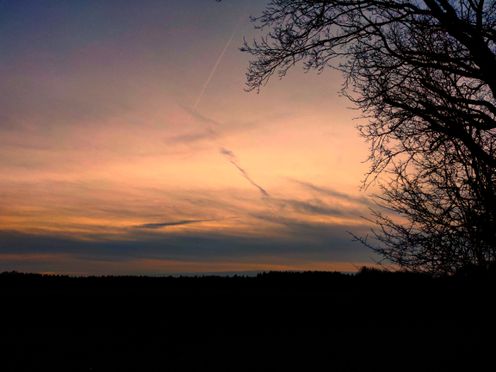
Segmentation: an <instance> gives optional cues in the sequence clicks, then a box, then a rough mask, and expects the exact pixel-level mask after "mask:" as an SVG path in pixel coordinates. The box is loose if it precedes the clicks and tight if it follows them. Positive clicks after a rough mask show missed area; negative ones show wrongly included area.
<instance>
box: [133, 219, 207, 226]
mask: <svg viewBox="0 0 496 372" xmlns="http://www.w3.org/2000/svg"><path fill="white" fill-rule="evenodd" d="M215 220H216V219H215V218H210V219H204V220H180V221H167V222H158V223H145V224H142V225H136V226H134V227H135V228H140V229H161V228H162V227H169V226H181V225H191V224H194V223H202V222H208V221H215Z"/></svg>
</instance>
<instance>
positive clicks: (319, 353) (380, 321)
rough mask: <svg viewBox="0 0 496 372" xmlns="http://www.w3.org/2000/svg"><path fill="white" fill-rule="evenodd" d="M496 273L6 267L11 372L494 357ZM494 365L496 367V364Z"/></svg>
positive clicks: (444, 365)
mask: <svg viewBox="0 0 496 372" xmlns="http://www.w3.org/2000/svg"><path fill="white" fill-rule="evenodd" d="M495 284H496V281H495V279H494V276H490V275H468V276H467V275H465V276H463V275H460V276H458V277H450V278H437V279H433V278H430V277H428V276H425V275H413V274H405V273H381V272H376V271H369V270H366V271H362V272H361V273H360V274H358V275H355V276H352V275H345V274H339V273H322V272H309V273H268V274H261V275H258V276H257V277H227V278H226V277H199V278H191V277H182V278H172V277H168V278H150V277H100V278H70V277H63V276H41V275H33V274H17V273H4V274H0V296H1V297H0V298H1V308H2V310H1V311H2V314H1V318H0V322H1V327H0V329H1V342H0V350H1V352H0V355H2V357H1V359H0V370H1V371H45V370H46V371H190V370H197V371H205V370H214V371H219V370H228V371H239V370H248V371H264V370H267V371H274V370H288V369H293V370H295V369H296V370H301V371H311V370H318V371H321V370H329V371H354V370H356V371H358V370H370V369H371V368H375V369H389V370H397V371H404V370H416V371H440V370H452V369H454V368H455V367H458V368H460V367H461V368H465V369H466V370H471V371H474V370H488V369H484V368H483V366H484V365H485V363H488V362H489V363H491V364H490V366H492V367H494V352H495V351H494V350H495V348H494V347H495V342H494V334H495V333H494V331H495V330H496V327H495V325H496V321H495V314H496V311H495V310H496V309H495V306H494V304H493V301H492V300H493V297H494V293H495V291H494V289H495V288H496V285H495ZM492 367H490V368H489V370H491V368H492Z"/></svg>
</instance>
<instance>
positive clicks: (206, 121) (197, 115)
mask: <svg viewBox="0 0 496 372" xmlns="http://www.w3.org/2000/svg"><path fill="white" fill-rule="evenodd" d="M180 106H181V107H182V108H183V109H184V110H185V111H186V112H187V113H188V114H190V115H191V116H192V117H193V118H194V119H196V120H198V121H199V122H201V123H203V124H208V125H214V126H216V127H217V126H220V125H221V123H219V122H218V121H216V120H214V119H212V118H209V117H207V116H205V115H202V114H200V113H199V112H198V111H197V110H196V109H193V108H191V107H188V106H186V105H180Z"/></svg>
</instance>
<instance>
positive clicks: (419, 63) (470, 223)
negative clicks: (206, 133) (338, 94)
mask: <svg viewBox="0 0 496 372" xmlns="http://www.w3.org/2000/svg"><path fill="white" fill-rule="evenodd" d="M253 22H255V23H256V26H257V27H259V28H261V29H262V30H266V32H265V36H264V37H262V38H261V39H259V40H255V41H253V42H252V43H248V42H245V45H244V47H243V48H242V50H244V51H246V52H248V53H250V54H252V55H253V56H254V57H255V59H254V60H252V61H251V63H250V66H249V69H248V72H247V86H248V89H250V90H253V89H259V88H260V87H262V86H263V85H264V84H265V83H266V82H267V81H268V80H269V78H270V77H271V76H272V75H274V74H276V75H278V76H280V77H283V76H284V75H285V74H286V72H287V71H288V69H290V68H291V67H293V66H294V65H296V64H297V63H299V62H302V63H303V65H304V68H305V69H307V70H308V69H317V70H322V69H324V68H327V67H333V68H337V69H339V70H340V71H342V72H343V73H344V76H345V82H344V86H343V92H344V94H345V95H346V96H347V97H348V98H349V99H350V100H351V101H352V102H354V103H355V104H356V105H357V106H358V107H359V108H360V109H361V110H362V111H363V113H364V117H365V118H367V119H368V120H367V123H366V124H364V125H361V126H360V127H359V130H360V132H361V134H362V135H363V137H365V139H366V140H367V141H368V142H369V143H370V158H369V160H370V162H371V168H370V172H369V173H368V174H367V177H366V179H365V181H364V185H367V184H368V183H369V182H371V180H374V179H375V178H376V177H377V175H378V174H380V173H382V174H384V175H387V176H384V178H385V179H386V181H385V182H383V183H381V188H382V195H381V196H380V197H379V203H380V204H383V206H385V207H386V208H389V210H390V211H392V212H393V214H384V213H382V212H380V211H378V210H375V211H374V212H373V214H374V217H373V221H374V222H375V223H376V224H377V228H375V229H373V237H374V238H375V241H372V242H371V241H370V240H367V239H365V238H360V240H361V241H362V242H364V243H365V244H367V245H368V246H369V247H371V248H373V249H375V250H376V251H377V252H379V253H380V254H382V255H383V256H384V257H385V258H386V259H388V260H390V261H392V262H394V263H397V264H399V265H400V266H402V267H403V268H405V269H413V270H425V271H431V272H444V273H450V272H453V271H456V270H458V269H459V268H461V267H464V266H466V265H477V266H482V267H484V266H486V265H488V264H489V263H491V262H494V261H495V260H496V232H495V226H496V153H495V148H496V99H495V98H496V1H494V0H493V1H483V0H479V1H477V0H459V1H450V0H424V1H420V0H418V1H415V0H396V1H380V0H379V1H375V0H360V1H357V0H348V1H346V0H344V1H341V0H322V1H317V0H306V1H304V0H272V1H270V3H269V4H268V5H267V7H266V9H265V10H264V12H263V13H262V15H261V16H260V17H256V18H254V19H253ZM370 176H372V177H370Z"/></svg>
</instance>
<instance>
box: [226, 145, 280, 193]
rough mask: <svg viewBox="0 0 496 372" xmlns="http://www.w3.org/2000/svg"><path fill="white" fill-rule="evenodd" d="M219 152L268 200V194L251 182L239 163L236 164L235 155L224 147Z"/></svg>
mask: <svg viewBox="0 0 496 372" xmlns="http://www.w3.org/2000/svg"><path fill="white" fill-rule="evenodd" d="M220 152H221V154H222V155H224V156H225V157H226V158H227V159H228V160H229V162H230V163H231V164H232V165H234V166H235V167H236V168H237V169H238V170H239V172H240V173H241V175H242V176H243V177H244V178H245V179H246V180H247V181H248V182H250V183H251V184H252V185H253V186H255V187H256V188H257V189H258V190H259V191H260V193H261V194H262V196H264V197H266V198H269V197H270V195H269V193H268V192H267V191H266V190H265V189H264V188H263V187H262V186H260V185H259V184H258V183H256V182H255V181H253V179H252V178H251V177H250V175H249V174H248V173H247V172H246V171H245V170H244V169H243V168H242V167H241V166H240V165H239V162H238V159H237V158H236V155H234V153H233V152H232V151H230V150H228V149H226V148H224V147H221V148H220Z"/></svg>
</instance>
